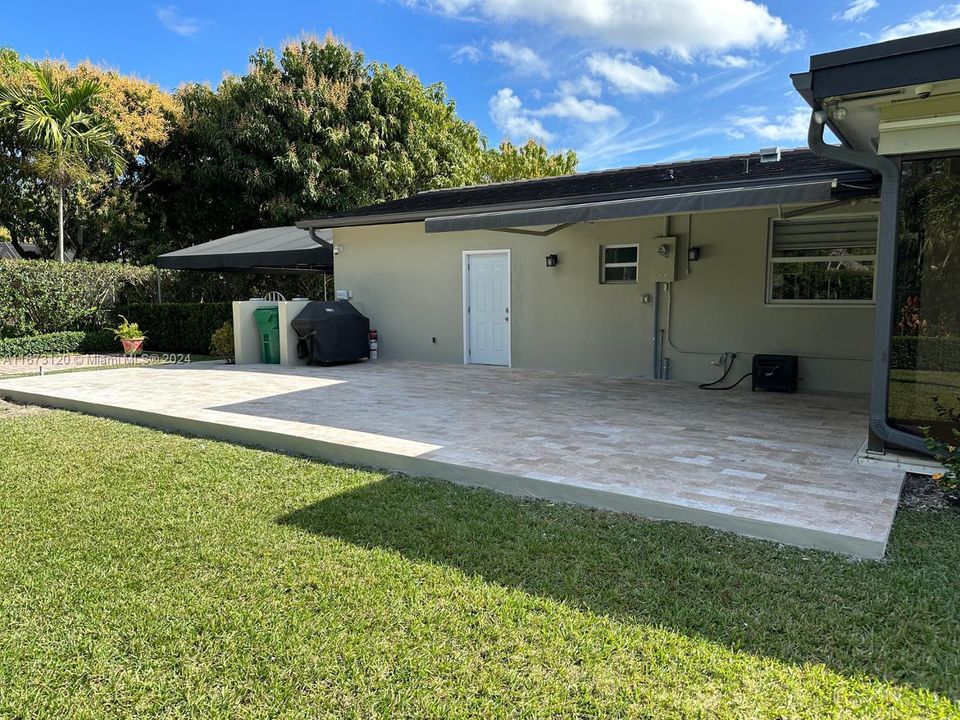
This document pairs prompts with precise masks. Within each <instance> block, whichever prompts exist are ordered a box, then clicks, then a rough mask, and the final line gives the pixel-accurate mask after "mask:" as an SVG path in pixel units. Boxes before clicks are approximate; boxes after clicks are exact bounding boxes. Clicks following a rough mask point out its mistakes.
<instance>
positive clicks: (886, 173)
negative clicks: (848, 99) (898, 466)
mask: <svg viewBox="0 0 960 720" xmlns="http://www.w3.org/2000/svg"><path fill="white" fill-rule="evenodd" d="M826 121H827V113H826V112H825V111H823V110H816V111H814V112H813V113H812V114H811V115H810V128H809V130H808V131H807V143H808V145H809V146H810V149H811V150H812V151H813V152H814V154H816V155H819V156H820V157H822V158H827V159H828V160H837V161H839V162H845V163H848V164H850V165H856V166H858V167H862V168H867V169H868V170H872V171H873V172H875V173H877V174H879V175H880V178H881V180H882V184H881V186H880V222H879V230H878V235H877V276H876V283H877V289H876V295H877V298H876V299H877V302H876V309H875V314H874V331H873V364H872V368H873V369H872V376H871V382H870V432H871V433H872V435H873V436H874V437H876V438H879V439H880V440H882V441H883V442H884V443H885V444H888V445H893V446H896V447H900V448H903V449H905V450H910V451H913V452H918V453H922V454H924V455H929V454H930V451H929V450H928V449H927V447H926V445H925V444H924V442H923V439H922V438H919V437H917V436H916V435H911V434H910V433H907V432H904V431H903V430H898V429H896V428H894V427H891V426H890V425H889V424H888V423H887V404H888V400H889V397H890V344H891V342H892V336H893V309H894V308H893V302H894V283H895V282H896V266H897V212H898V205H899V199H900V171H899V169H898V168H897V165H896V163H894V162H893V161H892V160H891V159H890V158H888V157H884V156H883V155H876V154H873V153H865V152H860V151H859V150H853V149H852V148H848V147H844V146H840V145H828V144H827V143H825V142H824V140H823V126H824V123H826ZM870 449H871V450H880V448H870Z"/></svg>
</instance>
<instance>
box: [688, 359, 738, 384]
mask: <svg viewBox="0 0 960 720" xmlns="http://www.w3.org/2000/svg"><path fill="white" fill-rule="evenodd" d="M736 359H737V354H736V353H731V354H730V355H729V356H728V360H729V362H728V361H727V360H724V365H725V366H726V367H724V369H723V375H721V376H720V377H719V378H717V379H716V380H714V381H713V382H708V383H703V384H702V385H698V386H697V387H699V388H700V389H701V390H709V389H710V388H712V387H713V386H714V385H719V384H720V383H722V382H723V381H724V380H726V379H727V375H729V374H730V371H731V370H733V363H734V361H735V360H736Z"/></svg>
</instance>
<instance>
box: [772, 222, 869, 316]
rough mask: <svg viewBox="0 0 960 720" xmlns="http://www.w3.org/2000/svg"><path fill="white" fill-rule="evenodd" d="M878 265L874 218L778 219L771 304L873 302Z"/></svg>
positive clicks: (773, 254) (773, 255) (774, 225)
mask: <svg viewBox="0 0 960 720" xmlns="http://www.w3.org/2000/svg"><path fill="white" fill-rule="evenodd" d="M876 264H877V218H876V216H873V215H870V216H862V217H847V218H818V219H804V220H774V221H773V224H772V229H771V238H770V249H769V254H768V270H767V302H768V303H774V304H777V303H779V304H817V303H819V304H861V305H864V304H870V303H872V302H873V301H874V276H875V274H876Z"/></svg>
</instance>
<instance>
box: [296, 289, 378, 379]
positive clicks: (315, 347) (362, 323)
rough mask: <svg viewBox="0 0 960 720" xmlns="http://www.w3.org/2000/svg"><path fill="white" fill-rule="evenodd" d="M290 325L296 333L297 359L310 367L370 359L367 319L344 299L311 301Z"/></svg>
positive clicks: (368, 322)
mask: <svg viewBox="0 0 960 720" xmlns="http://www.w3.org/2000/svg"><path fill="white" fill-rule="evenodd" d="M290 325H291V326H292V327H293V329H294V332H296V333H297V356H298V357H299V358H300V359H304V358H307V359H309V362H310V364H311V365H313V364H317V365H329V364H331V363H342V362H355V361H357V360H363V359H366V358H369V357H370V337H369V335H370V320H369V318H367V317H366V316H365V315H363V314H361V313H360V311H359V310H357V309H356V308H355V307H354V306H353V305H351V304H350V303H349V302H347V301H346V300H337V301H335V302H320V301H317V302H312V303H310V304H309V305H307V306H306V307H304V308H303V310H301V311H300V314H299V315H297V317H296V318H294V319H293V321H292V322H291V323H290Z"/></svg>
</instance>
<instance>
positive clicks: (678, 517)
mask: <svg viewBox="0 0 960 720" xmlns="http://www.w3.org/2000/svg"><path fill="white" fill-rule="evenodd" d="M0 396H2V397H5V398H8V399H10V400H12V401H14V402H18V403H24V404H33V405H41V406H45V407H53V408H58V409H62V410H71V411H75V412H81V413H86V414H90V415H96V416H100V417H106V418H112V419H115V420H121V421H123V422H129V423H133V424H136V425H143V426H147V427H152V428H156V429H160V430H166V431H171V432H176V433H182V434H186V435H192V436H198V437H205V438H209V439H213V440H222V441H227V442H233V443H238V444H241V445H246V446H250V447H256V448H261V449H266V450H273V451H280V452H288V453H296V454H300V455H305V456H308V457H313V458H317V459H320V460H324V461H329V462H333V463H337V464H344V465H357V466H365V467H371V468H378V469H383V470H387V471H394V472H402V473H406V474H408V475H415V476H423V477H434V478H439V479H441V480H446V481H449V482H453V483H457V484H460V485H465V486H470V487H480V488H485V489H488V490H493V491H496V492H501V493H504V494H508V495H514V496H519V497H525V498H534V499H539V500H549V501H554V502H562V503H569V504H574V505H582V506H587V507H592V508H596V509H600V510H607V511H613V512H622V513H630V514H636V515H640V516H643V517H647V518H650V519H654V520H669V521H674V522H683V523H691V524H695V525H703V526H706V527H710V528H712V529H714V530H719V531H723V532H731V533H737V534H740V535H745V536H748V537H752V538H756V539H760V540H768V541H773V542H778V543H784V544H788V545H794V546H798V547H803V548H811V549H815V550H824V551H828V552H836V553H841V554H845V555H852V556H855V557H858V558H863V559H867V560H879V559H881V558H883V556H884V553H885V549H886V542H887V539H888V538H887V537H886V536H885V537H884V538H883V541H882V542H880V541H878V540H871V539H867V538H862V537H855V536H851V535H842V534H838V533H830V532H825V531H823V530H817V529H813V528H804V527H800V526H788V525H783V524H781V523H776V522H765V521H762V520H757V519H753V518H745V517H740V516H736V515H732V514H726V513H718V512H712V511H710V510H704V509H700V508H694V507H688V506H683V505H677V504H673V503H667V502H662V501H658V500H654V499H650V498H645V497H640V496H637V495H631V494H627V493H615V492H609V491H605V490H599V489H592V488H587V487H582V486H577V485H570V484H565V483H559V482H552V481H549V480H541V479H537V478H531V477H526V476H520V475H511V474H507V473H502V472H497V471H493V470H485V469H482V468H476V467H467V466H463V465H456V464H452V463H447V462H442V461H437V460H431V459H425V458H418V457H411V456H408V455H401V454H395V453H389V452H384V451H380V450H372V449H368V448H360V447H356V446H353V445H347V444H341V443H331V442H326V441H323V440H317V439H313V438H305V437H300V436H297V435H293V434H289V433H282V432H275V431H269V430H262V429H256V428H246V427H238V426H235V425H228V424H220V423H216V422H213V421H208V420H199V419H195V418H188V417H181V416H176V415H169V414H164V413H157V412H152V411H148V410H138V409H133V408H126V407H121V406H114V405H107V404H102V403H95V402H90V401H84V400H75V399H70V398H62V397H57V396H53V395H46V394H43V393H37V392H31V391H26V390H20V389H15V388H9V387H7V388H4V387H0Z"/></svg>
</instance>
